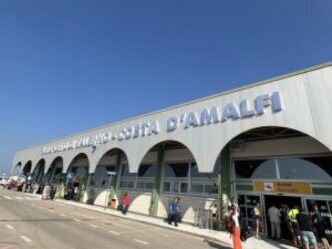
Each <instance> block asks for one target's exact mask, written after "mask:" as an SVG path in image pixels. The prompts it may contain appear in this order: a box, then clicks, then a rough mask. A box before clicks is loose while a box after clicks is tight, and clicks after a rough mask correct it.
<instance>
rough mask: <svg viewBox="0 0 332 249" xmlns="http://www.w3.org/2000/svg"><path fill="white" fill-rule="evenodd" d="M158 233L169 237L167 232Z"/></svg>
mask: <svg viewBox="0 0 332 249" xmlns="http://www.w3.org/2000/svg"><path fill="white" fill-rule="evenodd" d="M160 234H161V235H162V236H164V237H169V236H168V234H166V233H160Z"/></svg>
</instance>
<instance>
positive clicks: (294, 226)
mask: <svg viewBox="0 0 332 249" xmlns="http://www.w3.org/2000/svg"><path fill="white" fill-rule="evenodd" d="M299 212H300V210H299V206H298V205H294V207H293V208H292V209H291V210H289V213H288V216H289V219H290V228H291V232H292V237H293V242H294V245H295V246H296V247H300V248H301V247H302V240H301V236H300V230H299V225H298V222H297V220H296V216H297V215H298V214H299Z"/></svg>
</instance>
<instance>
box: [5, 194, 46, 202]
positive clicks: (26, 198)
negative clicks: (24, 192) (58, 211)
mask: <svg viewBox="0 0 332 249" xmlns="http://www.w3.org/2000/svg"><path fill="white" fill-rule="evenodd" d="M0 200H20V201H22V200H30V201H36V200H40V198H38V197H30V196H8V195H0Z"/></svg>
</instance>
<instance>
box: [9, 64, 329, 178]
mask: <svg viewBox="0 0 332 249" xmlns="http://www.w3.org/2000/svg"><path fill="white" fill-rule="evenodd" d="M273 93H278V94H279V96H280V102H281V110H277V111H276V112H273V110H274V108H275V106H273V105H274V104H275V103H273V99H272V97H271V96H272V94H273ZM264 95H266V96H268V98H266V96H265V97H264ZM258 99H260V100H258ZM243 100H248V102H246V103H248V108H244V109H242V110H245V111H247V115H248V117H239V118H236V117H235V115H234V111H236V112H237V113H238V114H239V116H241V113H240V110H241V109H240V107H239V105H240V103H241V101H243ZM255 101H256V102H257V101H258V102H259V101H261V103H262V104H263V107H264V108H263V110H264V113H262V114H259V115H258V114H257V112H258V111H259V110H260V109H259V108H258V109H257V108H256V109H255V108H254V105H255ZM229 104H231V107H232V108H234V107H235V110H234V109H232V108H231V109H226V108H227V106H228V105H229ZM213 108H216V109H218V111H219V113H218V117H217V119H218V120H212V119H211V121H216V123H214V122H212V123H211V124H207V122H203V121H201V120H200V118H201V115H202V113H204V110H208V111H211V110H212V111H213V110H214V109H213ZM224 111H226V114H223V112H224ZM232 111H233V112H232ZM250 111H253V113H252V114H254V115H252V116H250ZM248 113H249V114H248ZM235 114H236V113H235ZM174 117H176V118H177V119H178V123H176V125H174V122H171V121H174V120H175V119H174ZM195 117H196V118H197V120H196V119H195ZM222 118H227V120H224V121H221V119H222ZM196 121H197V122H196ZM147 123H148V124H149V125H150V127H148V128H147V125H146V124H147ZM167 124H168V125H169V127H167ZM138 125H140V126H139V130H136V131H135V127H138ZM186 125H187V126H188V127H187V128H185V126H186ZM331 125H332V63H329V64H324V65H320V66H317V67H314V68H309V69H307V70H303V71H301V72H296V73H293V74H290V75H286V76H281V77H278V78H275V79H272V80H268V81H264V82H259V83H257V84H253V85H249V86H245V87H242V88H239V89H235V90H233V91H229V92H226V93H221V94H217V95H215V96H211V97H207V98H203V99H199V100H196V101H192V102H189V103H185V104H182V105H179V106H175V107H171V108H168V109H165V110H161V111H158V112H154V113H151V114H146V115H142V116H139V117H136V118H132V119H129V120H125V121H123V122H118V123H114V124H110V125H107V126H104V127H100V128H96V129H92V130H89V131H85V132H80V133H78V134H75V135H72V136H67V137H64V138H61V139H55V140H52V141H50V142H48V143H45V144H41V145H38V146H34V147H31V148H27V149H23V150H20V151H18V152H17V153H16V154H15V157H14V160H13V167H15V166H16V165H18V164H20V165H21V166H22V169H23V167H24V166H25V165H26V164H27V163H28V162H29V161H31V163H32V167H31V172H33V170H34V168H35V167H36V165H37V163H38V162H39V161H40V160H41V159H44V160H45V168H44V172H45V173H46V172H47V171H48V169H49V167H50V165H51V163H52V162H53V160H54V159H56V158H57V157H61V158H62V159H63V162H64V167H63V173H65V172H67V170H68V168H69V166H70V164H71V162H72V160H73V159H74V158H75V157H76V156H77V155H78V154H80V153H84V154H86V155H87V157H88V160H89V172H90V173H93V172H94V171H95V168H96V166H97V165H98V162H99V161H100V160H101V158H102V157H103V155H104V154H105V153H106V152H108V151H110V150H111V149H115V148H119V149H121V150H122V151H123V152H124V153H125V154H126V156H127V159H128V164H129V169H130V172H137V170H138V168H139V165H140V164H141V162H142V160H143V158H144V157H145V156H146V155H147V153H148V151H149V150H150V149H151V148H152V147H153V146H155V145H157V144H159V143H161V142H163V141H169V140H172V141H177V142H180V143H182V144H183V145H185V146H186V147H187V148H188V149H189V151H190V152H191V153H192V155H193V157H194V159H195V161H196V162H197V165H198V168H199V171H200V172H212V171H213V168H214V165H215V162H216V160H217V158H218V156H219V154H220V152H221V150H222V149H223V148H224V147H225V146H226V145H227V144H228V143H229V142H230V141H231V140H232V139H233V138H234V137H236V136H237V135H239V134H241V133H244V132H246V131H248V130H251V129H254V128H259V127H266V126H277V127H285V128H290V129H294V130H297V131H300V132H302V133H304V134H307V135H308V136H310V137H312V138H314V139H315V140H316V141H317V142H318V145H317V146H319V143H321V145H322V147H324V149H325V150H326V151H332V132H331V131H330V130H331ZM174 127H176V129H175V130H172V128H174ZM130 129H132V130H131V132H130ZM167 129H170V130H172V131H168V130H167ZM144 130H146V133H144ZM137 131H139V132H138V133H137ZM100 134H101V135H100ZM96 135H100V136H99V137H98V138H97V140H98V139H99V141H97V142H96V140H95V137H96ZM136 135H137V137H135V136H136ZM126 136H127V137H126ZM87 138H88V139H87ZM82 139H84V140H85V141H83V143H85V144H84V147H83V146H82V144H81V145H79V142H82ZM103 139H104V140H103ZM102 140H103V141H102ZM300 144H301V143H300ZM63 146H64V147H66V146H67V147H68V148H63ZM73 146H74V147H76V148H72V147H73ZM166 156H167V155H166ZM182 156H183V157H190V155H182ZM113 160H115V159H113Z"/></svg>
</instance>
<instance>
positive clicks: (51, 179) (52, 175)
mask: <svg viewBox="0 0 332 249" xmlns="http://www.w3.org/2000/svg"><path fill="white" fill-rule="evenodd" d="M55 170H56V167H55V165H54V167H53V170H52V174H51V177H50V179H47V180H48V181H49V182H50V183H52V181H53V178H54V174H55Z"/></svg>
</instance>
